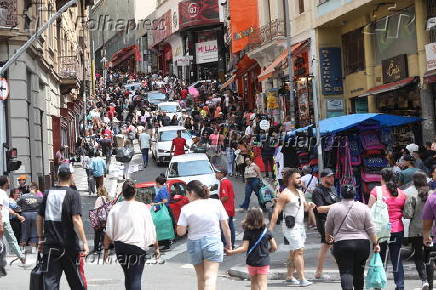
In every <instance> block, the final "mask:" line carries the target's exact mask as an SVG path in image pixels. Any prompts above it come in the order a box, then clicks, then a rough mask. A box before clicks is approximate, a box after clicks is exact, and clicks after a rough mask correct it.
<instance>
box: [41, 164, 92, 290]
mask: <svg viewBox="0 0 436 290" xmlns="http://www.w3.org/2000/svg"><path fill="white" fill-rule="evenodd" d="M58 179H59V185H58V186H55V187H53V188H52V189H50V190H49V191H48V192H47V193H46V194H45V195H44V199H43V201H42V204H41V206H40V208H39V211H38V216H37V230H38V239H39V242H38V250H39V251H42V253H43V265H44V266H43V267H44V268H43V269H45V270H46V271H45V272H44V275H43V284H44V289H54V290H56V289H59V288H60V279H61V276H62V272H65V275H66V276H67V281H68V284H69V286H70V288H71V289H75V290H80V289H86V288H87V282H86V278H85V275H84V271H83V265H84V257H86V255H87V254H88V252H89V248H88V241H87V239H86V236H85V231H84V229H83V222H82V218H81V216H82V213H81V210H82V204H81V200H80V195H79V192H78V191H77V190H74V189H72V188H71V185H72V184H73V183H74V182H73V178H72V172H71V168H70V166H69V164H62V165H61V166H59V171H58Z"/></svg>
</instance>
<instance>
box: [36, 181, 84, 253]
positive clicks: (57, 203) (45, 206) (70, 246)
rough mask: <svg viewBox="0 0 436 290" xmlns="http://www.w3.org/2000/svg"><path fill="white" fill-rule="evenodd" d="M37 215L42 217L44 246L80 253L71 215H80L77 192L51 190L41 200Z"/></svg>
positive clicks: (59, 187) (57, 188)
mask: <svg viewBox="0 0 436 290" xmlns="http://www.w3.org/2000/svg"><path fill="white" fill-rule="evenodd" d="M38 214H39V215H40V216H42V217H44V236H45V246H47V247H50V246H52V247H56V248H61V249H65V250H66V251H68V252H70V253H77V252H80V251H81V248H80V244H79V237H78V236H77V234H76V232H75V231H74V225H73V215H77V214H78V215H82V203H81V200H80V195H79V192H78V191H76V190H74V189H72V188H70V187H67V186H55V187H53V188H51V189H50V190H49V191H48V192H47V193H46V194H45V195H44V198H43V200H42V204H41V207H40V208H39V212H38Z"/></svg>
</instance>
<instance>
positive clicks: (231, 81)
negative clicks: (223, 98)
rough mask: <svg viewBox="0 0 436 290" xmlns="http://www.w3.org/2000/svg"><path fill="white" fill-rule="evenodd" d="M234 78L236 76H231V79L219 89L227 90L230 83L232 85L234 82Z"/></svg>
mask: <svg viewBox="0 0 436 290" xmlns="http://www.w3.org/2000/svg"><path fill="white" fill-rule="evenodd" d="M235 78H236V74H234V75H232V77H231V78H229V79H228V80H227V81H226V82H225V83H224V84H223V85H222V86H221V89H225V88H227V87H228V86H229V85H230V84H231V83H233V82H234V81H235Z"/></svg>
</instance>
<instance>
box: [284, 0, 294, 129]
mask: <svg viewBox="0 0 436 290" xmlns="http://www.w3.org/2000/svg"><path fill="white" fill-rule="evenodd" d="M284 2H285V22H286V47H287V49H288V74H289V116H290V117H291V122H292V124H294V128H295V99H294V70H293V67H292V49H291V45H292V44H291V20H290V17H289V13H290V12H289V0H285V1H284Z"/></svg>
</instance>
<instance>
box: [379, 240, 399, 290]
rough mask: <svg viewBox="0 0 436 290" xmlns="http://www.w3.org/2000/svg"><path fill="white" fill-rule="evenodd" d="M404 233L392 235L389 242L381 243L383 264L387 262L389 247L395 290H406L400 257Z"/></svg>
mask: <svg viewBox="0 0 436 290" xmlns="http://www.w3.org/2000/svg"><path fill="white" fill-rule="evenodd" d="M403 237H404V233H403V232H399V233H391V238H390V240H389V241H388V242H383V243H380V250H381V251H380V256H381V258H382V261H383V263H385V262H386V256H387V255H386V250H387V248H388V247H389V256H390V258H391V261H392V267H393V272H394V281H395V286H396V287H395V290H404V269H403V259H402V258H401V255H400V250H401V245H402V243H403Z"/></svg>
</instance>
